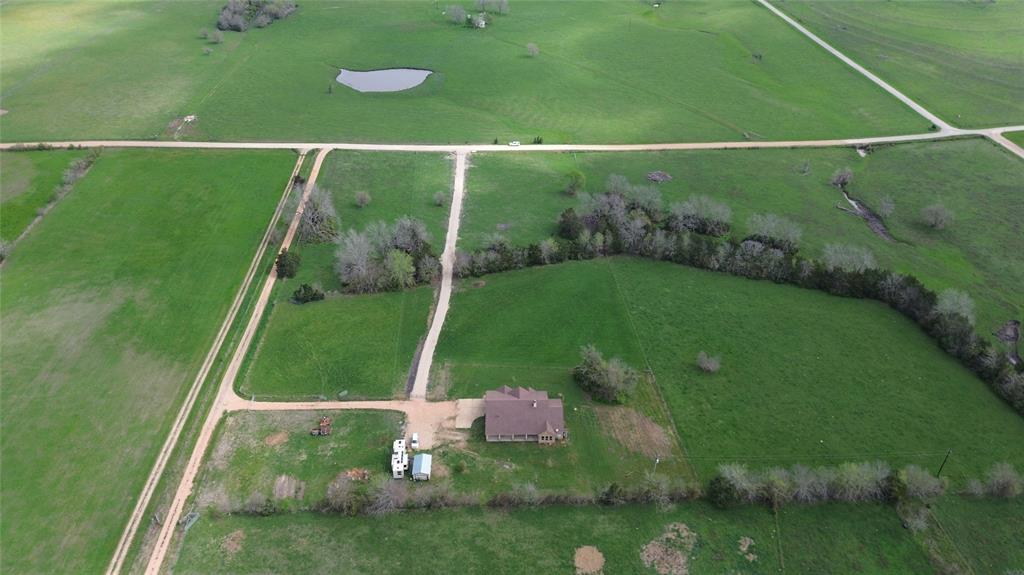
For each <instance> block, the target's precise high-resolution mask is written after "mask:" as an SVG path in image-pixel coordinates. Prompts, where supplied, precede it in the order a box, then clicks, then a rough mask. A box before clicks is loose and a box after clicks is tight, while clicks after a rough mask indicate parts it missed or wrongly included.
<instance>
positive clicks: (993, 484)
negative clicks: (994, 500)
mask: <svg viewBox="0 0 1024 575" xmlns="http://www.w3.org/2000/svg"><path fill="white" fill-rule="evenodd" d="M986 489H987V491H988V493H989V495H992V496H993V497H1004V498H1011V497H1017V496H1018V495H1020V494H1021V491H1022V490H1024V482H1022V481H1021V477H1020V474H1019V473H1017V470H1016V469H1014V468H1013V466H1012V465H1010V464H1009V463H997V464H995V465H993V466H992V469H991V470H989V472H988V482H987V484H986Z"/></svg>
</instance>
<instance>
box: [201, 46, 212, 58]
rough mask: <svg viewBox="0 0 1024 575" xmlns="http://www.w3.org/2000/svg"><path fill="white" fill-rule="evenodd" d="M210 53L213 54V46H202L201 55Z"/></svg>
mask: <svg viewBox="0 0 1024 575" xmlns="http://www.w3.org/2000/svg"><path fill="white" fill-rule="evenodd" d="M210 54H213V48H211V47H209V46H203V56H209V55H210Z"/></svg>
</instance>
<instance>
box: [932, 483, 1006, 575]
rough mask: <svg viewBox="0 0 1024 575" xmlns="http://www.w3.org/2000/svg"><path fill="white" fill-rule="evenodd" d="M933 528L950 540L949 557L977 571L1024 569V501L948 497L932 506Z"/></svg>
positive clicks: (940, 536) (933, 530)
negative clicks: (1023, 536)
mask: <svg viewBox="0 0 1024 575" xmlns="http://www.w3.org/2000/svg"><path fill="white" fill-rule="evenodd" d="M930 523H931V528H930V530H929V531H930V532H931V533H934V534H935V536H936V537H938V538H940V540H943V539H944V540H946V541H948V542H949V543H950V545H949V548H951V551H946V553H947V555H949V557H947V560H949V561H950V562H953V561H956V560H959V561H961V562H965V563H966V564H967V565H968V566H969V567H970V569H971V570H973V571H974V572H975V573H1013V572H1014V570H1020V569H1024V547H1022V546H1021V544H1020V534H1021V533H1022V532H1024V501H1022V500H1021V499H1020V498H1017V499H1016V500H1012V501H1004V500H991V499H982V500H977V499H963V498H960V497H945V498H943V499H942V500H940V501H939V502H938V503H936V504H934V505H933V506H932V509H931V520H930Z"/></svg>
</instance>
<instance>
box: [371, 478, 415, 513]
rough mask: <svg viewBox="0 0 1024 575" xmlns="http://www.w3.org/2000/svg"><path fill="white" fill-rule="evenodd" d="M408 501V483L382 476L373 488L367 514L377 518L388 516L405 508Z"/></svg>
mask: <svg viewBox="0 0 1024 575" xmlns="http://www.w3.org/2000/svg"><path fill="white" fill-rule="evenodd" d="M408 500H409V487H408V484H407V483H406V482H404V481H395V480H393V479H391V478H389V477H387V476H382V477H381V478H380V479H378V480H377V482H376V483H375V484H374V486H373V491H372V495H371V496H370V504H369V505H368V506H367V508H366V512H367V513H369V514H370V515H375V516H380V515H387V514H388V513H392V512H394V511H397V510H398V509H401V508H403V507H405V504H406V502H407V501H408Z"/></svg>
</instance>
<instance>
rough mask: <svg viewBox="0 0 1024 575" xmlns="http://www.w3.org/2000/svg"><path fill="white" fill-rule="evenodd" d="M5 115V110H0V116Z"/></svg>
mask: <svg viewBox="0 0 1024 575" xmlns="http://www.w3.org/2000/svg"><path fill="white" fill-rule="evenodd" d="M6 113H7V110H4V109H3V108H0V116H3V115H4V114H6Z"/></svg>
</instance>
